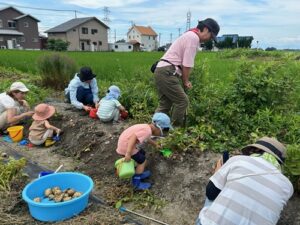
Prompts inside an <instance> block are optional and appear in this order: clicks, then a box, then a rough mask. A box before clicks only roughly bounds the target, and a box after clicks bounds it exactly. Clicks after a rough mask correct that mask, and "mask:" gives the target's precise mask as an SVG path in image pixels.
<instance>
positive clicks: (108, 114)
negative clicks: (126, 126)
mask: <svg viewBox="0 0 300 225" xmlns="http://www.w3.org/2000/svg"><path fill="white" fill-rule="evenodd" d="M120 95H121V91H120V88H119V87H118V86H115V85H112V86H110V87H109V89H108V91H107V94H106V96H105V97H104V98H102V99H101V100H100V102H99V108H98V110H97V116H98V117H99V119H100V120H101V121H102V122H111V121H113V123H118V122H119V118H120V111H124V112H127V111H126V109H125V108H124V106H122V105H121V103H120V102H119V101H118V99H119V97H120Z"/></svg>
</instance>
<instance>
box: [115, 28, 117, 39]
mask: <svg viewBox="0 0 300 225" xmlns="http://www.w3.org/2000/svg"><path fill="white" fill-rule="evenodd" d="M116 41H117V31H116V29H115V42H116Z"/></svg>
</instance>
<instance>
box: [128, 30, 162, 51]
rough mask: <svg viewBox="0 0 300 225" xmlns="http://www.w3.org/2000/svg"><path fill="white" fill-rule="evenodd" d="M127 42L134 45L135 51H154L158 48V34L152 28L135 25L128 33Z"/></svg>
mask: <svg viewBox="0 0 300 225" xmlns="http://www.w3.org/2000/svg"><path fill="white" fill-rule="evenodd" d="M127 41H128V42H129V43H132V44H133V50H134V51H153V50H156V49H157V47H158V42H157V34H156V32H155V31H154V30H153V29H152V28H151V27H150V26H148V27H143V26H136V25H133V26H132V27H131V28H130V29H129V31H128V32H127Z"/></svg>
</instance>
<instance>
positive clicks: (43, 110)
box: [32, 103, 55, 120]
mask: <svg viewBox="0 0 300 225" xmlns="http://www.w3.org/2000/svg"><path fill="white" fill-rule="evenodd" d="M54 113H55V108H54V106H51V105H47V104H45V103H42V104H39V105H37V106H36V107H35V108H34V114H33V116H32V118H33V119H34V120H46V119H48V118H50V117H51V116H53V114H54Z"/></svg>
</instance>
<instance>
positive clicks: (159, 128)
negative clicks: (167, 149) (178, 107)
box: [116, 112, 172, 190]
mask: <svg viewBox="0 0 300 225" xmlns="http://www.w3.org/2000/svg"><path fill="white" fill-rule="evenodd" d="M169 129H172V126H171V121H170V118H169V116H167V115H166V114H165V113H160V112H158V113H155V114H154V115H153V117H152V123H150V124H136V125H133V126H131V127H129V128H127V129H126V130H124V131H123V132H122V134H121V135H120V137H119V140H118V147H117V150H116V151H117V153H118V154H119V155H122V156H124V157H125V158H124V160H125V161H130V160H131V159H133V160H134V161H135V162H136V163H137V166H136V169H135V175H134V176H133V177H132V185H133V186H134V188H135V189H137V190H146V189H149V188H150V187H151V184H150V183H147V182H142V180H143V179H146V178H148V177H149V176H150V175H151V173H150V171H149V170H146V171H145V167H146V162H147V161H146V152H145V151H144V150H143V149H141V148H140V145H141V144H143V143H144V142H146V141H147V142H148V143H149V144H151V145H153V146H154V147H156V148H158V147H159V146H158V144H157V143H156V142H154V141H153V140H151V136H152V135H153V136H162V135H163V131H168V130H169Z"/></svg>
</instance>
